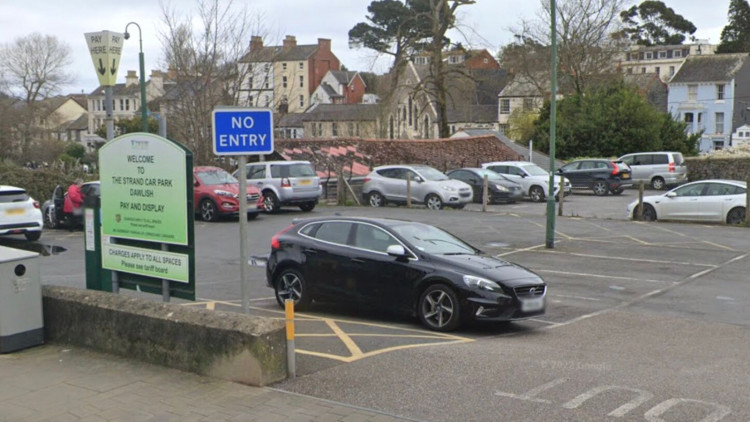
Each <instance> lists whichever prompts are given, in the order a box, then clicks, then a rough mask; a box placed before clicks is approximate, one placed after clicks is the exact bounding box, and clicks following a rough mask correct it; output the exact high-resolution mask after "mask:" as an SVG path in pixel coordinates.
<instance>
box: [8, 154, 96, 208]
mask: <svg viewBox="0 0 750 422" xmlns="http://www.w3.org/2000/svg"><path fill="white" fill-rule="evenodd" d="M78 177H80V178H82V179H83V180H96V177H97V176H96V175H91V174H85V173H83V172H82V171H72V172H62V171H60V170H56V169H51V168H40V169H36V170H34V169H30V168H26V167H21V166H18V165H16V164H13V163H10V162H7V161H6V162H0V185H10V186H17V187H19V188H24V189H26V191H27V192H28V193H29V195H31V197H32V198H34V199H36V200H37V201H39V203H40V204H41V203H43V202H44V201H46V200H47V199H49V198H50V197H51V196H52V191H54V190H55V186H57V185H61V186H64V187H65V188H66V189H67V187H68V186H70V184H71V183H73V180H75V179H76V178H78Z"/></svg>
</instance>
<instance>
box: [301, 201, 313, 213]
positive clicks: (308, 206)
mask: <svg viewBox="0 0 750 422" xmlns="http://www.w3.org/2000/svg"><path fill="white" fill-rule="evenodd" d="M313 208H315V202H312V201H311V202H305V203H304V204H300V206H299V209H301V210H302V211H304V212H310V211H312V210H313Z"/></svg>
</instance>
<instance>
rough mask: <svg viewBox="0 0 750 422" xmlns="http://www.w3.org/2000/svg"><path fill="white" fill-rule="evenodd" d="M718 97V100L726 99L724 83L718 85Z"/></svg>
mask: <svg viewBox="0 0 750 422" xmlns="http://www.w3.org/2000/svg"><path fill="white" fill-rule="evenodd" d="M716 99H717V100H723V99H724V84H719V85H716Z"/></svg>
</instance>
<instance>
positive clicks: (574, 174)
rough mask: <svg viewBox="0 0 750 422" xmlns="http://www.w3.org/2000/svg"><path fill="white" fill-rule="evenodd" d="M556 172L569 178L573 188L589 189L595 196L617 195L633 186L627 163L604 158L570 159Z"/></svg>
mask: <svg viewBox="0 0 750 422" xmlns="http://www.w3.org/2000/svg"><path fill="white" fill-rule="evenodd" d="M557 174H560V175H562V176H565V178H566V179H568V180H570V184H571V185H572V187H573V189H586V190H589V189H591V190H592V191H593V192H594V195H596V196H604V195H607V194H609V193H612V195H619V194H621V193H622V192H623V191H624V190H625V188H629V187H631V186H633V181H632V178H631V174H630V167H628V165H627V164H625V163H623V162H622V161H612V160H607V159H604V158H601V159H599V158H588V159H582V160H575V161H571V162H570V163H568V164H565V165H564V166H562V167H560V168H559V169H557Z"/></svg>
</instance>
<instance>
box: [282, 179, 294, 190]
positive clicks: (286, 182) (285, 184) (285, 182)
mask: <svg viewBox="0 0 750 422" xmlns="http://www.w3.org/2000/svg"><path fill="white" fill-rule="evenodd" d="M291 186H292V183H291V182H290V181H289V178H286V177H285V178H283V179H281V187H282V188H288V187H291Z"/></svg>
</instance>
